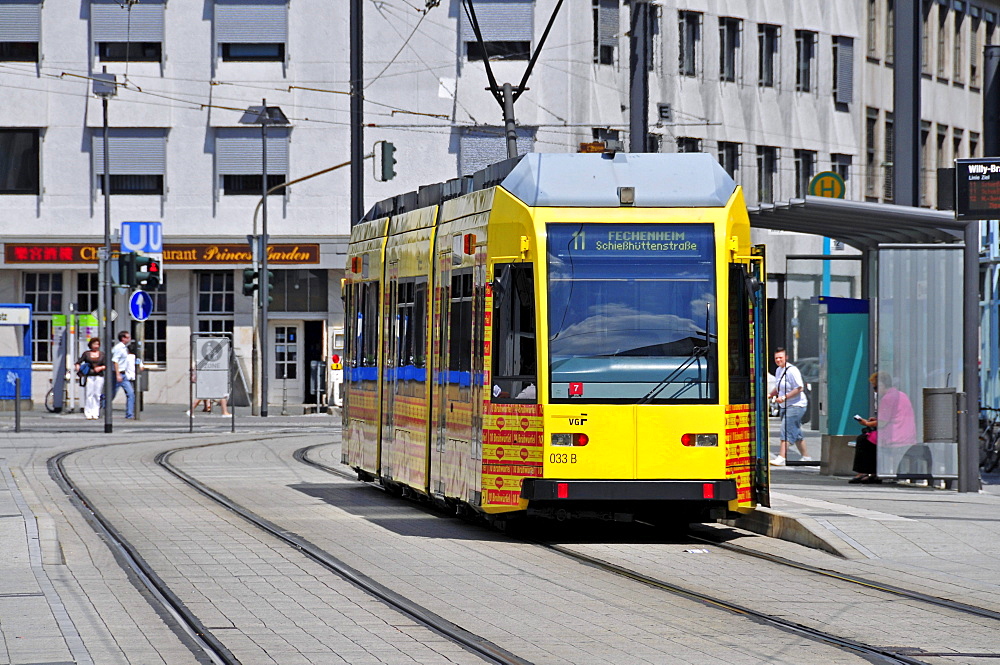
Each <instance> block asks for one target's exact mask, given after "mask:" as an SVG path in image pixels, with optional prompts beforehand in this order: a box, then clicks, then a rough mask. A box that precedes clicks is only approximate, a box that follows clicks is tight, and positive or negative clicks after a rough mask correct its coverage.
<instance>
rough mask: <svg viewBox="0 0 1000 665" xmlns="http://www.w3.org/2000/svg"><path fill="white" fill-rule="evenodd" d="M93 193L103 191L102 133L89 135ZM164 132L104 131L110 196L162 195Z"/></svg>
mask: <svg viewBox="0 0 1000 665" xmlns="http://www.w3.org/2000/svg"><path fill="white" fill-rule="evenodd" d="M91 154H92V155H93V159H94V178H95V184H96V189H97V191H99V192H102V193H103V191H104V178H103V177H102V176H103V175H104V132H103V130H100V129H94V130H93V132H92V134H91ZM166 165H167V130H165V129H140V128H131V127H130V128H122V127H115V128H113V129H109V130H108V174H109V178H108V180H109V181H110V183H109V184H110V188H111V192H110V193H111V194H160V195H162V194H163V174H164V173H165V172H166Z"/></svg>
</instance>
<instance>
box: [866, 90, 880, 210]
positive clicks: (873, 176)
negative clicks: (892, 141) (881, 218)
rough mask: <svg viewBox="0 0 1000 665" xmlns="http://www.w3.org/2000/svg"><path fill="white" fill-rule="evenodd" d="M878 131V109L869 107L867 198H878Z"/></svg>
mask: <svg viewBox="0 0 1000 665" xmlns="http://www.w3.org/2000/svg"><path fill="white" fill-rule="evenodd" d="M877 132H878V109H873V108H871V107H869V108H868V109H867V110H866V113H865V198H866V199H869V200H877V199H876V197H877V195H876V193H875V192H876V184H875V183H876V182H877V181H878V162H877V161H876V160H877V158H876V146H877V144H876V142H875V141H876V138H877Z"/></svg>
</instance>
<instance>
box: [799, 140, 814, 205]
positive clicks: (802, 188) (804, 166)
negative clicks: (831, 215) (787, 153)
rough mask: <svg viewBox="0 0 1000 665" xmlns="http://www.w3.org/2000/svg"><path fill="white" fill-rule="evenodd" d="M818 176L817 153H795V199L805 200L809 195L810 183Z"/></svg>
mask: <svg viewBox="0 0 1000 665" xmlns="http://www.w3.org/2000/svg"><path fill="white" fill-rule="evenodd" d="M814 175H816V152H815V151H814V150H796V151H795V198H798V199H802V198H805V196H806V194H808V193H809V181H810V180H812V177H813V176H814Z"/></svg>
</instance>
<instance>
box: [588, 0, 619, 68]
mask: <svg viewBox="0 0 1000 665" xmlns="http://www.w3.org/2000/svg"><path fill="white" fill-rule="evenodd" d="M593 2H594V62H596V63H597V64H599V65H613V64H615V51H617V50H618V32H619V30H620V29H621V28H620V27H619V17H620V13H621V12H620V8H619V6H618V0H593Z"/></svg>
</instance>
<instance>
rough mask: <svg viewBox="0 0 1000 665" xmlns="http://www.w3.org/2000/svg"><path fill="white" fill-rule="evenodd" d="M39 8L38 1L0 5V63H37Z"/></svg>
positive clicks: (40, 5)
mask: <svg viewBox="0 0 1000 665" xmlns="http://www.w3.org/2000/svg"><path fill="white" fill-rule="evenodd" d="M41 8H42V4H41V2H40V0H35V1H34V2H32V0H20V2H17V3H0V61H4V62H38V42H39V40H40V39H41V34H42V28H41V26H42V13H41ZM0 154H2V153H0Z"/></svg>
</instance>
